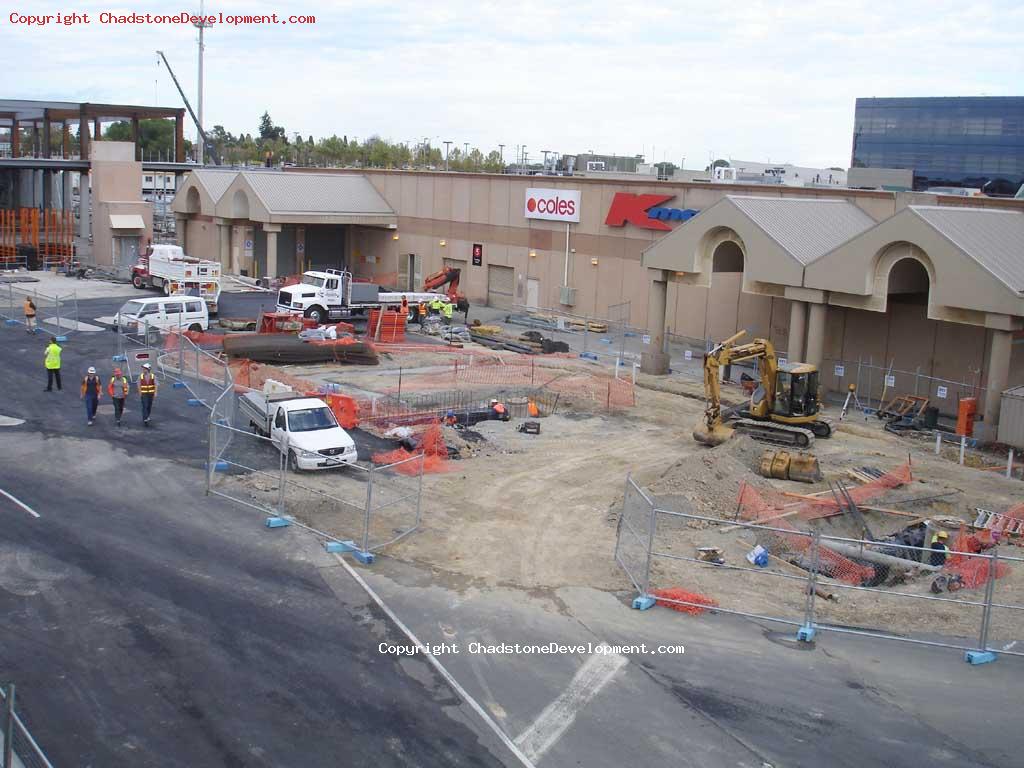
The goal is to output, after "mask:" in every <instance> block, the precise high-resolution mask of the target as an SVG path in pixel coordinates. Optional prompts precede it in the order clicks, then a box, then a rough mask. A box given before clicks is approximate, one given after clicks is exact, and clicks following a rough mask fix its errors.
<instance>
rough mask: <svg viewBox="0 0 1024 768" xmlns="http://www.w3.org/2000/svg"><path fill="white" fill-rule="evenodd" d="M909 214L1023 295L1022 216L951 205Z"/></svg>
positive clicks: (916, 207)
mask: <svg viewBox="0 0 1024 768" xmlns="http://www.w3.org/2000/svg"><path fill="white" fill-rule="evenodd" d="M910 210H912V211H913V212H914V213H916V214H917V215H918V216H920V217H921V218H922V219H924V220H925V221H926V222H928V224H930V225H931V226H932V227H934V228H935V230H936V231H938V232H939V234H941V235H942V236H943V237H945V238H946V239H947V240H949V241H950V242H952V243H953V244H954V245H955V246H956V247H957V248H959V249H960V250H961V251H963V252H964V253H966V254H967V255H968V256H970V257H971V258H972V259H974V260H975V261H976V262H978V264H980V265H981V266H982V267H983V268H985V269H986V270H988V271H989V273H991V274H992V275H993V276H994V277H996V278H997V279H998V280H1000V281H1001V282H1003V283H1004V284H1005V285H1006V286H1007V287H1008V288H1010V289H1011V290H1013V291H1016V292H1018V293H1020V292H1024V213H1019V212H1017V211H1001V210H986V209H984V208H962V207H960V206H951V205H949V206H947V205H912V206H910Z"/></svg>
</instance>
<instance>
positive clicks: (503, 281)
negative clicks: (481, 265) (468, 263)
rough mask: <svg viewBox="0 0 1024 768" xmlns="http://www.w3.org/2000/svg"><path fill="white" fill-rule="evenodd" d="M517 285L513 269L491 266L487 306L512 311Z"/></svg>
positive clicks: (488, 271) (489, 268) (488, 278)
mask: <svg viewBox="0 0 1024 768" xmlns="http://www.w3.org/2000/svg"><path fill="white" fill-rule="evenodd" d="M515 285H516V278H515V270H513V269H512V267H499V266H496V265H494V264H489V265H488V266H487V306H489V307H497V308H498V309H512V296H513V291H515Z"/></svg>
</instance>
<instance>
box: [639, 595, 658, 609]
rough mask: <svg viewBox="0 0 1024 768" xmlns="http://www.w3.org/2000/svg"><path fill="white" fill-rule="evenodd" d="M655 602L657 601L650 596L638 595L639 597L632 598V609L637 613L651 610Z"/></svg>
mask: <svg viewBox="0 0 1024 768" xmlns="http://www.w3.org/2000/svg"><path fill="white" fill-rule="evenodd" d="M655 602H657V601H656V600H655V599H654V598H653V597H651V596H650V595H640V597H634V598H633V607H634V608H635V609H636V610H638V611H646V610H647V609H648V608H653V607H654V603H655Z"/></svg>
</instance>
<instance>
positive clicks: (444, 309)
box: [441, 304, 452, 320]
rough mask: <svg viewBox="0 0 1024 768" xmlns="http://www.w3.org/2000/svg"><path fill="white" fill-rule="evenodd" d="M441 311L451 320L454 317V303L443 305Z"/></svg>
mask: <svg viewBox="0 0 1024 768" xmlns="http://www.w3.org/2000/svg"><path fill="white" fill-rule="evenodd" d="M441 313H442V314H443V315H444V316H445V317H447V318H448V319H449V320H450V319H451V317H452V305H451V304H445V305H444V306H443V307H441Z"/></svg>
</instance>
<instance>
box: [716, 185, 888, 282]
mask: <svg viewBox="0 0 1024 768" xmlns="http://www.w3.org/2000/svg"><path fill="white" fill-rule="evenodd" d="M725 199H726V200H728V201H729V202H731V203H732V204H733V205H735V206H736V208H738V209H739V210H740V212H742V213H743V214H745V215H746V216H747V218H748V219H750V220H751V222H753V223H754V224H755V225H756V226H757V227H759V228H760V229H762V230H763V231H764V233H765V234H766V235H768V236H769V237H770V238H771V239H772V240H774V241H775V242H776V243H778V244H779V245H780V246H781V247H782V248H783V249H785V250H786V252H787V253H789V254H790V255H791V256H792V257H793V258H794V259H796V260H797V261H799V262H800V263H801V264H803V265H804V266H807V265H808V264H810V263H811V262H812V261H814V260H815V259H817V258H819V257H821V256H824V255H825V254H826V253H828V252H829V251H831V250H832V249H833V248H836V247H837V246H839V245H842V244H843V243H845V242H846V241H847V240H850V239H851V238H853V237H856V236H857V235H859V234H860V233H861V232H864V231H866V230H868V229H870V228H871V227H873V226H875V223H876V222H875V220H874V219H872V218H871V217H870V216H868V215H867V214H866V213H864V211H862V210H861V209H860V208H858V207H857V206H856V205H854V204H853V203H850V202H847V201H846V200H824V199H818V198H804V199H801V198H796V199H784V198H778V197H746V196H737V195H728V196H727V197H726V198H725Z"/></svg>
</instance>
